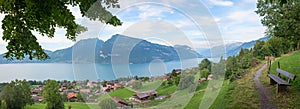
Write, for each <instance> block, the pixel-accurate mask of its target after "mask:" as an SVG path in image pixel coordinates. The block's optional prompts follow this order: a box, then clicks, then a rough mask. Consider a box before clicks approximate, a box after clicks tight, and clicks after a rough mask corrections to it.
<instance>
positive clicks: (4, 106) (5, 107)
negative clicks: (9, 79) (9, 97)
mask: <svg viewBox="0 0 300 109" xmlns="http://www.w3.org/2000/svg"><path fill="white" fill-rule="evenodd" d="M0 106H1V108H0V109H8V108H7V105H6V102H5V101H4V100H2V101H1V105H0Z"/></svg>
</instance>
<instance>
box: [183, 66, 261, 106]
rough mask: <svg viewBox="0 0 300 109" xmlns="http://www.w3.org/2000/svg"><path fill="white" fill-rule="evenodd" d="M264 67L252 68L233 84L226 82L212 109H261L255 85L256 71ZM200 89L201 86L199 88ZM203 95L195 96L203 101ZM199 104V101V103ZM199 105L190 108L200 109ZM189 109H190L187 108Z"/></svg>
mask: <svg viewBox="0 0 300 109" xmlns="http://www.w3.org/2000/svg"><path fill="white" fill-rule="evenodd" d="M261 66H262V64H261V65H259V66H257V67H255V68H252V69H251V70H250V72H249V73H246V74H244V75H243V77H242V78H240V79H237V80H235V81H233V82H229V80H225V81H224V82H223V86H222V88H221V90H220V92H219V95H218V97H217V98H216V99H215V101H214V103H213V104H212V105H211V107H210V109H256V108H259V107H260V100H259V96H258V93H257V91H256V88H255V84H254V80H253V78H254V74H255V71H256V70H257V69H258V68H260V67H261ZM198 87H200V86H198ZM202 96H203V95H201V94H199V95H198V96H194V97H193V98H194V99H197V100H198V99H201V98H202ZM197 102H198V101H197ZM200 103H201V102H199V103H190V104H189V105H188V106H190V108H199V104H200ZM187 109H188V108H187Z"/></svg>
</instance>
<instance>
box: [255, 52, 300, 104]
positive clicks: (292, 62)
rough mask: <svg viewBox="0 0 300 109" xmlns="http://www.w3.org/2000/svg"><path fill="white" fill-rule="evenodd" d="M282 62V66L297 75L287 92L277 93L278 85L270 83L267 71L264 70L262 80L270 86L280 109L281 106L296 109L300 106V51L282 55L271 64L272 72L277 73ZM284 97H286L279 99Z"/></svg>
mask: <svg viewBox="0 0 300 109" xmlns="http://www.w3.org/2000/svg"><path fill="white" fill-rule="evenodd" d="M278 62H280V68H281V69H283V70H286V71H288V72H290V73H292V74H295V75H296V79H295V80H293V81H291V84H292V86H289V87H288V88H287V89H288V91H286V92H281V93H279V94H276V93H275V90H276V86H270V85H269V78H268V77H267V72H264V74H263V75H262V76H263V77H262V78H261V81H263V82H264V83H265V85H266V86H268V87H269V88H270V89H271V90H272V92H273V95H272V96H273V101H276V104H277V106H278V108H279V109H281V108H290V109H295V108H299V107H300V102H299V101H300V72H299V71H300V65H299V63H300V51H297V52H294V53H292V54H287V55H285V56H282V57H280V58H279V59H277V60H276V61H274V62H273V64H272V66H271V71H270V73H273V74H277V72H276V68H277V65H278ZM279 98H284V99H279Z"/></svg>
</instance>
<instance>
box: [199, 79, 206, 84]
mask: <svg viewBox="0 0 300 109" xmlns="http://www.w3.org/2000/svg"><path fill="white" fill-rule="evenodd" d="M203 81H206V78H199V80H198V83H199V84H200V83H202V82H203Z"/></svg>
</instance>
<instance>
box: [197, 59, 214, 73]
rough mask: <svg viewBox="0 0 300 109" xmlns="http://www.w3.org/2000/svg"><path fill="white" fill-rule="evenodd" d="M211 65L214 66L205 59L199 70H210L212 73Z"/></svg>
mask: <svg viewBox="0 0 300 109" xmlns="http://www.w3.org/2000/svg"><path fill="white" fill-rule="evenodd" d="M211 65H212V62H210V61H209V60H208V59H207V58H205V59H203V60H202V61H201V63H200V64H199V68H200V70H203V69H208V70H209V71H211Z"/></svg>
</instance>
